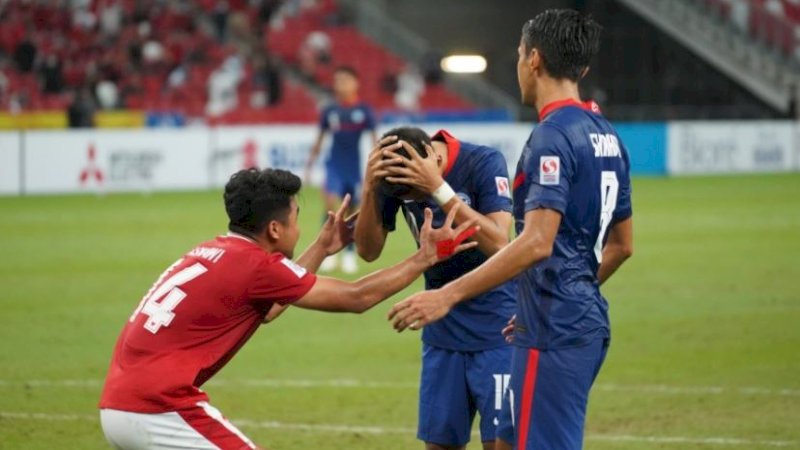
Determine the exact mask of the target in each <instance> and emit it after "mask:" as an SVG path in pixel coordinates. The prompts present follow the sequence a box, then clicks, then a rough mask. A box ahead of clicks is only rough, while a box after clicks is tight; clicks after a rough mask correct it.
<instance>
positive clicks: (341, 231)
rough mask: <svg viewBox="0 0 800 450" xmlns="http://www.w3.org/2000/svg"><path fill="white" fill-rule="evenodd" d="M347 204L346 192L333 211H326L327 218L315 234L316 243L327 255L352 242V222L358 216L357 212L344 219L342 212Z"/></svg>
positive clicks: (348, 201)
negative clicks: (337, 207) (340, 203)
mask: <svg viewBox="0 0 800 450" xmlns="http://www.w3.org/2000/svg"><path fill="white" fill-rule="evenodd" d="M349 206H350V194H347V195H345V196H344V200H342V205H341V206H339V209H338V210H337V211H336V212H335V213H334V212H333V211H328V218H327V220H325V224H324V225H322V230H320V232H319V235H318V236H317V244H318V245H320V246H321V247H322V248H323V249H324V250H325V254H326V255H328V256H330V255H333V254H334V253H337V252H339V251H340V250H341V249H343V248H344V247H345V246H346V245H347V244H349V243H351V242H353V223H354V222H355V220H356V218H357V217H358V213H355V214H353V215H352V216H350V217H348V218H347V219H345V218H344V214H345V212H346V211H347V208H348V207H349Z"/></svg>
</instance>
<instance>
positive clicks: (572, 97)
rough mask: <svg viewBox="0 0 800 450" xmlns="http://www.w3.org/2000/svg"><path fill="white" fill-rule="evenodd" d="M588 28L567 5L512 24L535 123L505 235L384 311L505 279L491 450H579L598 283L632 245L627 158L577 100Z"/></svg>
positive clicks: (412, 320) (599, 355)
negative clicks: (467, 265) (507, 372)
mask: <svg viewBox="0 0 800 450" xmlns="http://www.w3.org/2000/svg"><path fill="white" fill-rule="evenodd" d="M600 30H601V28H600V26H599V25H598V24H596V23H595V22H594V21H592V20H591V19H589V18H586V17H584V16H581V15H580V14H579V13H577V12H575V11H571V10H548V11H545V12H543V13H541V14H539V15H537V16H536V17H535V18H534V19H532V20H530V21H528V22H527V23H526V24H525V25H524V27H523V28H522V39H521V41H520V45H519V48H518V53H519V60H518V64H517V75H518V78H519V85H520V91H521V94H522V101H523V103H525V104H526V105H531V106H535V107H536V109H537V110H538V112H539V120H540V123H539V125H538V126H537V127H536V128H535V129H534V131H533V133H532V134H531V136H530V138H529V139H528V142H527V143H526V144H525V148H524V150H523V153H522V156H521V158H520V161H519V164H518V166H517V173H516V177H515V179H514V184H513V186H514V219H515V221H516V231H517V238H516V239H515V240H514V241H512V242H511V243H510V244H509V245H507V246H506V247H504V248H503V249H502V250H500V251H499V252H497V253H496V254H495V255H494V256H492V257H491V258H490V259H489V260H488V261H486V262H485V263H484V264H483V265H481V267H479V268H477V269H475V270H473V271H472V272H470V273H469V274H467V275H465V276H463V277H461V278H459V279H457V280H455V281H453V282H451V283H449V284H447V285H446V286H444V287H442V288H441V289H437V290H433V291H427V292H422V293H419V294H416V295H414V296H412V297H410V298H408V299H406V300H404V301H402V302H400V303H398V304H396V305H395V306H394V307H393V308H392V309H391V311H390V312H389V317H390V320H392V321H393V325H394V327H395V328H396V329H398V330H403V329H405V328H407V327H410V328H412V329H419V328H420V327H425V328H427V327H428V326H431V325H429V324H432V325H434V326H435V324H436V323H438V322H436V321H437V320H439V319H441V318H442V317H446V314H447V313H448V312H449V311H450V310H451V309H452V308H454V307H457V306H456V305H459V304H460V303H461V302H462V301H464V300H465V299H469V298H473V297H475V296H476V295H479V294H480V293H482V292H486V291H487V290H489V289H492V288H493V287H494V286H498V285H500V284H501V283H505V282H507V281H508V280H510V279H516V280H517V282H518V289H519V297H518V300H517V314H516V319H515V321H514V322H512V325H511V326H510V327H509V328H511V329H513V330H512V332H513V335H510V336H509V338H510V339H511V340H513V343H514V344H515V345H514V356H513V362H512V368H511V380H510V384H509V388H508V390H507V394H506V398H505V400H504V401H503V412H502V413H501V418H500V426H499V427H498V447H497V448H498V449H507V448H512V447H513V448H515V449H519V450H523V449H527V450H532V449H535V450H549V449H554V450H555V449H558V450H573V449H580V448H581V447H582V445H583V427H584V422H585V417H586V406H587V402H588V398H589V390H590V388H591V386H592V383H593V382H594V379H595V377H596V376H597V373H598V371H599V370H600V367H601V365H602V364H603V360H604V359H605V356H606V350H607V348H608V344H609V338H610V330H609V321H608V304H607V302H606V300H605V299H604V298H603V296H602V295H601V294H600V285H602V284H603V283H604V282H605V281H606V280H608V278H609V277H610V276H611V275H612V274H613V273H614V272H615V271H616V270H617V269H618V268H619V267H620V265H621V264H622V263H623V262H624V261H625V260H626V259H627V258H629V257H630V256H631V254H632V251H633V250H632V249H633V225H632V218H631V217H632V210H631V184H630V175H629V160H628V153H627V151H626V149H625V147H624V146H623V145H622V142H621V141H620V139H619V136H618V135H617V133H616V132H615V131H614V128H613V127H612V126H611V125H610V124H609V123H608V121H607V120H606V119H605V118H603V116H602V115H601V114H600V111H599V108H597V105H595V104H594V103H593V102H586V103H583V102H581V101H580V98H579V95H578V81H579V80H580V79H581V78H582V77H583V76H584V75H585V74H586V72H587V70H588V67H589V61H590V59H591V57H592V56H593V55H594V54H595V53H596V52H597V49H598V47H599V36H600Z"/></svg>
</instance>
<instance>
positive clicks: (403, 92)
mask: <svg viewBox="0 0 800 450" xmlns="http://www.w3.org/2000/svg"><path fill="white" fill-rule="evenodd" d="M424 93H425V80H424V79H423V78H422V75H420V73H419V70H417V68H416V67H414V66H412V65H410V64H409V65H407V66H406V67H405V68H404V69H403V71H402V72H400V73H399V74H398V75H397V92H396V93H395V94H394V103H395V106H397V107H398V108H400V109H402V110H404V111H409V112H413V111H418V110H419V99H420V97H422V94H424Z"/></svg>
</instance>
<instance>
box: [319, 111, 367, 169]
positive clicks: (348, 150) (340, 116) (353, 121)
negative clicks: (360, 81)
mask: <svg viewBox="0 0 800 450" xmlns="http://www.w3.org/2000/svg"><path fill="white" fill-rule="evenodd" d="M319 126H320V128H321V129H322V130H323V131H330V132H331V137H332V143H331V149H330V152H329V154H328V159H327V161H326V162H325V165H326V168H327V170H328V171H333V172H336V174H337V175H338V176H339V177H340V178H342V179H345V180H360V179H361V151H360V149H359V143H360V142H361V133H362V132H363V131H364V130H374V129H375V117H374V115H373V113H372V109H370V107H369V106H367V105H366V104H364V103H356V104H353V105H341V104H338V103H334V104H332V105H329V106H328V107H326V108H325V109H324V110H323V111H322V115H321V117H320V124H319Z"/></svg>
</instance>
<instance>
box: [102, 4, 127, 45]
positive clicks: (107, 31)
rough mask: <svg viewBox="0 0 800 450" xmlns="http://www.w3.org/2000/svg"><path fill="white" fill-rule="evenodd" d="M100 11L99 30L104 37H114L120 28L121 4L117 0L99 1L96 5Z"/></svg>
mask: <svg viewBox="0 0 800 450" xmlns="http://www.w3.org/2000/svg"><path fill="white" fill-rule="evenodd" d="M98 9H99V13H100V31H101V32H102V33H103V35H105V36H106V37H115V36H117V34H119V32H120V29H121V28H122V5H120V3H119V1H117V0H106V1H101V2H100V3H99V5H98Z"/></svg>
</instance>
